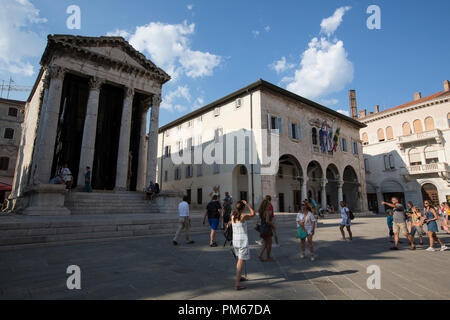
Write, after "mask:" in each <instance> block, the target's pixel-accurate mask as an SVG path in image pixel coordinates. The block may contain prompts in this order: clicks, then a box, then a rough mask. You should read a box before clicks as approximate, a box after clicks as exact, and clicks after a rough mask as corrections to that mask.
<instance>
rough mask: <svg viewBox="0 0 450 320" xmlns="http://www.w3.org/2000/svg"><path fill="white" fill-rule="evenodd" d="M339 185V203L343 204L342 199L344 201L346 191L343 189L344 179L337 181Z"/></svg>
mask: <svg viewBox="0 0 450 320" xmlns="http://www.w3.org/2000/svg"><path fill="white" fill-rule="evenodd" d="M337 185H338V201H339V205H341V201H344V192H343V190H342V188H343V187H344V181H342V180H340V181H338V183H337Z"/></svg>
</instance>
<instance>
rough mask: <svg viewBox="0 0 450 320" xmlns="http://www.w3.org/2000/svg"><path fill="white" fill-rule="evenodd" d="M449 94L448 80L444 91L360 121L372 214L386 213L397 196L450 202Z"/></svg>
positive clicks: (418, 201) (404, 199) (417, 202)
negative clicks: (387, 201)
mask: <svg viewBox="0 0 450 320" xmlns="http://www.w3.org/2000/svg"><path fill="white" fill-rule="evenodd" d="M449 90H450V89H449V86H448V81H445V82H444V91H441V92H438V93H436V94H433V95H431V96H428V97H424V98H422V97H421V94H420V93H416V94H414V98H415V100H413V101H411V102H408V103H406V104H404V105H401V106H398V107H394V108H390V109H387V110H385V111H381V112H375V113H370V114H369V115H367V116H365V117H362V118H360V119H359V120H360V121H361V122H362V123H364V124H366V125H367V127H366V128H364V129H361V131H360V134H361V140H362V141H363V152H364V158H365V170H366V177H367V180H366V181H367V192H368V200H369V206H370V209H371V210H372V211H375V212H385V210H386V208H385V207H384V206H383V205H381V202H382V201H386V200H389V201H390V198H391V197H392V196H397V197H399V198H400V200H401V201H402V202H404V203H406V202H408V201H412V202H413V203H414V205H418V206H422V205H423V201H424V200H425V199H426V198H429V199H431V200H432V201H433V202H434V203H435V204H436V205H437V204H438V203H441V202H443V201H449V200H450V166H449V163H448V161H449V159H450V147H449V145H448V141H450V91H449ZM376 111H379V108H378V107H376ZM362 114H365V111H364V112H362Z"/></svg>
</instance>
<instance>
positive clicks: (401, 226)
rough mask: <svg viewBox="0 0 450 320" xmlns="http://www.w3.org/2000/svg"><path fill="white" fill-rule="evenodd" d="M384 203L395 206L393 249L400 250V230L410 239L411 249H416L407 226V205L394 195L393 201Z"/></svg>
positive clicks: (384, 203)
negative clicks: (404, 205)
mask: <svg viewBox="0 0 450 320" xmlns="http://www.w3.org/2000/svg"><path fill="white" fill-rule="evenodd" d="M381 204H383V205H387V206H389V207H391V208H393V210H392V211H393V212H394V214H393V215H394V223H393V226H394V246H393V247H392V248H391V250H398V241H399V237H400V232H401V233H402V234H403V235H404V236H405V237H406V238H407V239H408V240H409V243H410V244H411V250H416V246H415V245H414V241H413V238H412V237H411V235H410V234H409V232H408V229H407V227H406V218H407V217H406V214H405V207H403V205H402V204H401V203H400V202H399V201H398V198H396V197H393V198H392V203H389V202H385V201H383V202H381Z"/></svg>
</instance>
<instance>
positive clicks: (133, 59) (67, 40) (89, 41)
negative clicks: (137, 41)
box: [41, 35, 170, 82]
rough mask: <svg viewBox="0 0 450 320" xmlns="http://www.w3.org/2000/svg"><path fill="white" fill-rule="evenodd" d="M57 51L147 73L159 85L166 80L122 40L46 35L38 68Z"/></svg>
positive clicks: (150, 62)
mask: <svg viewBox="0 0 450 320" xmlns="http://www.w3.org/2000/svg"><path fill="white" fill-rule="evenodd" d="M58 50H62V51H70V52H71V53H72V54H76V55H78V56H80V57H85V58H86V59H91V60H95V61H97V62H98V63H100V64H105V65H108V66H111V65H112V66H117V67H118V68H126V69H135V71H138V72H143V73H151V74H153V75H155V76H157V77H158V78H159V79H161V81H162V82H167V81H169V80H170V76H169V75H168V74H167V73H166V72H164V70H162V69H161V68H158V67H157V66H156V65H155V64H154V63H153V62H152V61H151V60H149V59H147V58H146V57H145V56H144V55H143V54H142V53H140V52H138V51H137V50H136V49H134V48H133V47H132V46H131V45H130V44H129V43H128V42H127V41H126V40H125V39H124V38H122V37H82V36H72V35H49V36H48V45H47V48H46V50H45V52H44V55H43V56H42V60H41V64H42V65H45V64H48V62H49V61H50V60H51V58H52V56H53V54H54V53H55V52H57V51H58Z"/></svg>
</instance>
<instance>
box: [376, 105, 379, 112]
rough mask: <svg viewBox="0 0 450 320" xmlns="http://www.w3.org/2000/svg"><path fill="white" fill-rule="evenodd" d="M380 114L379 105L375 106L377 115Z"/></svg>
mask: <svg viewBox="0 0 450 320" xmlns="http://www.w3.org/2000/svg"><path fill="white" fill-rule="evenodd" d="M378 112H380V106H379V105H376V106H375V113H378Z"/></svg>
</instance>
